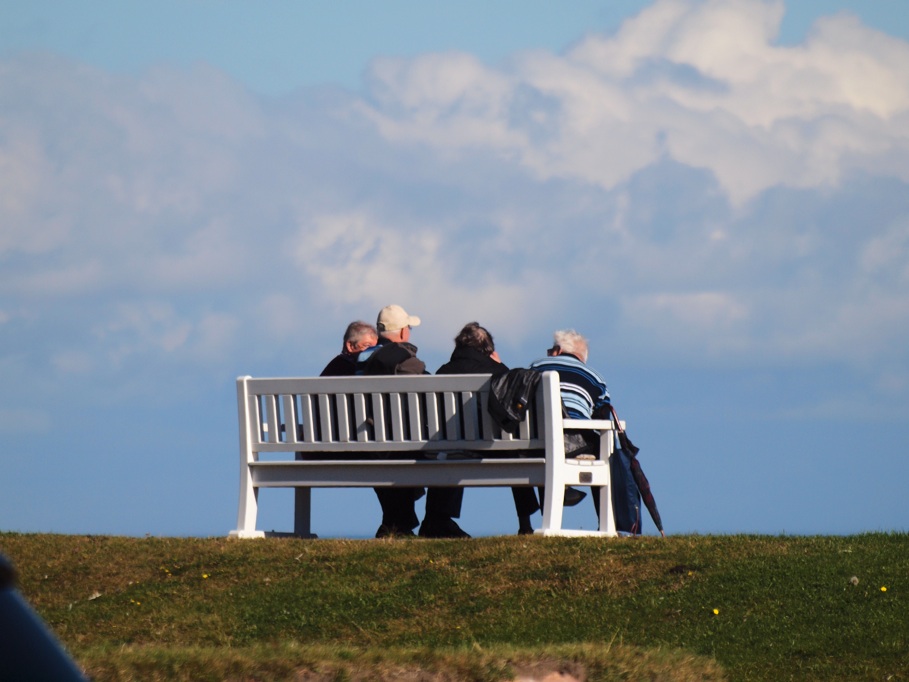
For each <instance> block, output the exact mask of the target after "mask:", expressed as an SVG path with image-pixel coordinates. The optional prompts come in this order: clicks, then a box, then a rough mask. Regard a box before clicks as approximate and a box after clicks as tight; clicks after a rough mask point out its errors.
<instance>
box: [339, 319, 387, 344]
mask: <svg viewBox="0 0 909 682" xmlns="http://www.w3.org/2000/svg"><path fill="white" fill-rule="evenodd" d="M366 338H370V339H377V338H379V335H378V334H377V333H376V328H375V327H373V326H372V325H371V324H369V322H364V321H363V320H357V321H355V322H351V323H350V324H349V325H347V330H346V331H345V332H344V343H347V342H348V341H349V342H350V343H351V344H357V343H358V342H360V341H362V340H363V339H366Z"/></svg>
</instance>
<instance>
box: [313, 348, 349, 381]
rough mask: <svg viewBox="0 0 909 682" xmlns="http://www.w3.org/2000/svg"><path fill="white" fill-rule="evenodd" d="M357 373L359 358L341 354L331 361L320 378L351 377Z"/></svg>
mask: <svg viewBox="0 0 909 682" xmlns="http://www.w3.org/2000/svg"><path fill="white" fill-rule="evenodd" d="M356 373H357V356H356V355H350V354H348V353H340V354H338V355H336V356H335V357H333V358H332V359H331V362H329V363H328V364H327V365H325V369H323V370H322V373H321V374H320V375H319V376H320V377H349V376H353V375H354V374H356Z"/></svg>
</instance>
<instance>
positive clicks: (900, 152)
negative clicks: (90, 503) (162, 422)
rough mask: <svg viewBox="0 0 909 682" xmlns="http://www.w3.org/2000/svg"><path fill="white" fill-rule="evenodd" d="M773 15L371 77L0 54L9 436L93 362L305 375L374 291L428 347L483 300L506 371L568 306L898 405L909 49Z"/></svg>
mask: <svg viewBox="0 0 909 682" xmlns="http://www.w3.org/2000/svg"><path fill="white" fill-rule="evenodd" d="M784 11H785V8H784V5H783V4H782V2H758V1H756V0H707V1H706V2H693V1H689V0H662V1H660V2H657V3H655V4H654V5H652V6H651V7H649V8H648V9H646V10H644V11H642V12H641V13H640V14H639V15H637V16H636V17H634V18H632V19H630V20H628V21H626V22H625V23H624V24H623V25H622V27H621V29H620V30H619V31H618V32H617V33H615V34H614V35H598V34H591V35H588V36H586V37H584V38H583V39H581V40H579V41H578V42H577V43H576V44H575V45H574V46H572V47H571V48H570V49H568V50H567V51H565V52H564V53H562V54H553V53H550V52H542V51H534V52H526V53H519V54H515V55H513V57H512V59H510V60H509V61H508V62H507V63H504V64H500V65H497V66H490V65H487V64H484V63H481V62H480V61H478V60H477V59H476V58H474V57H473V56H471V55H469V54H463V53H435V54H425V55H422V56H420V57H417V58H412V59H393V58H384V57H380V58H377V59H375V60H374V61H373V63H372V64H371V65H370V68H369V69H368V72H367V73H366V74H365V75H364V89H363V91H362V92H356V93H355V92H349V91H344V90H341V89H331V88H320V89H306V90H301V91H299V92H296V93H294V94H292V95H290V96H287V97H283V98H263V97H257V96H255V95H253V94H252V93H250V92H249V91H247V90H245V89H244V88H243V87H242V86H241V85H239V84H238V83H237V82H235V81H233V80H232V79H231V78H230V77H228V76H227V75H226V74H224V73H223V72H220V71H218V70H217V69H214V68H212V67H209V66H206V65H205V64H201V63H200V64H198V65H196V66H195V67H194V68H192V69H190V70H176V69H171V68H167V67H164V66H161V67H159V68H155V69H152V70H149V71H147V72H145V73H144V74H142V75H141V76H140V77H127V76H120V75H113V74H111V73H107V72H104V71H100V70H97V69H94V68H90V67H88V66H85V65H82V64H79V63H74V62H72V61H69V60H66V59H63V58H59V57H56V56H54V55H51V54H35V53H23V54H19V55H16V56H13V57H10V58H7V59H5V60H3V62H0V226H2V227H0V334H2V335H3V337H4V339H5V341H4V344H3V349H2V350H0V366H2V367H3V368H4V371H5V374H6V376H7V377H9V380H10V381H13V382H17V385H23V386H26V388H25V389H24V393H23V394H22V395H20V396H17V397H15V398H8V399H7V403H6V404H5V405H3V406H2V410H3V414H0V426H2V428H4V429H7V430H9V429H15V428H16V425H17V424H20V425H22V428H23V429H28V430H29V431H33V430H35V429H40V428H41V427H42V425H43V424H45V422H46V420H45V419H44V417H43V416H42V414H41V411H40V403H41V401H42V399H41V396H42V395H45V394H46V392H47V391H53V390H54V389H55V388H56V389H60V387H67V386H75V385H77V384H79V383H80V382H83V381H84V379H85V378H88V377H91V380H92V384H93V385H96V386H99V387H103V388H104V389H105V390H110V389H112V388H114V389H116V391H117V392H118V394H121V395H122V396H124V399H130V396H136V395H142V394H143V391H146V390H149V391H150V390H153V387H154V386H155V385H157V384H158V383H160V382H162V381H167V382H176V383H177V384H178V385H182V383H181V382H183V383H185V385H187V386H189V385H191V384H192V382H193V380H194V379H197V378H198V377H199V376H205V377H223V376H235V375H236V374H238V373H246V372H251V373H256V371H254V370H258V369H260V368H262V369H263V370H264V369H270V370H272V371H275V372H281V373H288V372H292V371H296V372H299V373H311V372H315V371H318V369H320V368H321V366H322V365H323V364H324V362H325V361H326V360H327V358H328V357H329V356H330V354H331V353H332V352H334V350H335V346H337V345H338V343H339V341H338V339H339V336H340V334H341V332H342V330H343V328H344V326H345V325H346V323H347V322H348V321H349V320H351V319H355V318H366V319H370V318H371V316H373V315H374V314H375V311H376V310H377V309H378V308H379V307H380V306H381V305H384V304H386V303H388V302H392V301H395V302H399V303H401V304H403V305H405V306H406V307H407V308H408V309H411V310H413V311H416V312H417V313H418V314H420V315H421V317H423V319H424V328H422V329H421V335H420V343H421V346H422V347H424V348H425V349H426V351H427V352H428V353H429V354H430V355H432V354H435V355H436V356H438V357H439V358H443V357H444V356H445V355H446V354H447V352H448V349H449V348H450V343H451V341H450V339H451V338H452V337H453V336H454V334H455V333H456V331H457V329H458V328H459V327H460V325H461V324H463V323H464V322H467V321H469V320H473V319H479V320H481V321H482V322H483V323H485V324H487V325H488V326H490V328H491V329H493V331H494V333H496V336H497V339H498V340H499V342H500V345H502V346H503V347H504V348H506V349H508V350H509V351H510V352H511V355H512V357H514V360H513V363H514V364H521V363H523V362H528V361H530V360H531V359H532V358H533V357H534V355H536V351H537V350H539V349H541V348H544V347H545V346H546V345H547V342H548V340H549V339H548V336H549V333H550V332H551V330H552V329H553V328H555V327H562V326H576V327H578V328H579V329H581V330H582V331H584V332H585V333H586V334H587V335H588V336H590V337H591V340H592V342H593V346H594V349H595V353H594V354H596V349H601V352H603V353H604V354H608V355H610V356H611V355H615V356H617V357H620V358H622V359H623V362H626V363H630V364H637V365H640V366H650V367H656V366H662V365H672V366H676V367H692V368H696V367H699V366H702V365H704V364H710V365H712V366H730V367H733V366H736V367H743V366H744V367H751V368H754V367H768V368H785V367H789V366H805V365H809V366H810V365H829V366H837V367H847V368H849V369H850V371H854V372H856V373H858V374H859V375H860V376H861V377H862V378H863V379H862V380H863V381H864V382H865V384H866V388H867V390H868V391H869V392H870V393H869V395H873V396H877V399H879V400H887V401H893V400H897V401H899V402H900V404H902V405H905V404H906V403H907V397H909V362H907V360H909V356H907V351H906V349H905V339H906V338H907V337H909V44H907V43H906V42H904V41H901V40H898V39H895V38H892V37H889V36H887V35H884V34H882V33H880V32H877V31H874V30H871V29H869V28H867V27H865V26H864V25H862V24H861V23H860V22H859V21H858V20H857V19H856V18H854V17H852V16H850V15H847V14H842V15H835V16H830V17H825V18H822V19H821V20H819V21H818V22H817V23H816V24H815V25H814V27H813V29H812V31H811V32H810V34H809V36H808V37H807V39H806V40H805V41H804V42H803V43H802V44H799V45H795V46H782V45H779V44H777V43H776V42H775V38H776V35H777V31H778V28H779V25H780V21H781V19H782V16H783V12H784ZM126 375H129V376H132V377H138V378H137V379H136V380H135V381H133V382H130V383H129V384H128V385H126V384H125V383H124V380H123V377H124V376H126ZM22 403H25V404H24V405H23V404H22ZM36 410H37V412H36ZM22 415H25V417H24V418H20V417H22Z"/></svg>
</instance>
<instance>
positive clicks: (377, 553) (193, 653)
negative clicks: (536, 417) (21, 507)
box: [0, 534, 909, 680]
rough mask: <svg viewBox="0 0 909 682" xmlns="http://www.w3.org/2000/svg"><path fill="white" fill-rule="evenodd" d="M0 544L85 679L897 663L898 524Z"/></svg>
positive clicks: (907, 559) (908, 664) (494, 675)
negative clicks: (765, 531) (650, 534)
mask: <svg viewBox="0 0 909 682" xmlns="http://www.w3.org/2000/svg"><path fill="white" fill-rule="evenodd" d="M0 551H2V552H3V553H4V554H6V555H7V556H8V557H9V558H10V559H11V560H12V561H13V563H14V564H15V565H16V566H17V568H18V570H19V573H20V583H19V584H20V589H21V592H22V594H23V596H25V598H26V599H27V600H28V601H29V602H30V603H31V604H32V605H33V606H34V608H36V609H37V610H38V611H39V613H40V614H41V616H42V617H43V618H44V619H45V621H46V622H47V623H48V624H49V625H50V626H51V628H52V629H53V630H54V631H55V632H56V633H57V635H58V636H59V637H60V638H61V639H62V641H63V642H64V643H65V644H66V646H67V647H68V648H69V649H70V651H71V652H72V653H73V654H74V656H75V658H76V659H77V660H78V661H79V662H80V664H82V665H84V666H85V667H86V668H87V669H88V670H90V671H91V673H92V675H93V677H94V679H97V680H126V679H162V680H163V679H187V680H189V679H193V680H202V679H212V680H214V679H219V680H221V679H238V680H239V679H263V680H264V679H275V680H284V679H286V680H291V679H294V675H295V674H296V672H295V671H299V670H310V671H311V672H313V673H314V674H315V673H318V674H319V675H323V676H324V677H322V678H312V679H360V678H362V679H379V678H380V677H381V676H382V675H386V674H387V675H391V676H390V677H387V679H394V671H398V673H400V672H401V671H402V670H405V669H406V670H424V671H435V672H436V673H438V675H440V677H439V679H442V677H441V675H442V673H444V674H445V675H448V677H447V678H445V679H465V680H467V679H470V680H499V679H508V678H509V676H511V675H514V674H515V671H516V670H518V669H520V668H521V666H534V665H544V667H546V669H553V670H558V669H566V670H567V669H568V668H571V666H579V667H580V669H582V670H583V671H584V672H585V674H586V677H587V679H588V680H611V679H626V678H631V679H639V678H640V677H645V678H648V679H650V678H653V679H667V680H685V679H720V678H722V677H723V676H725V678H727V679H733V680H737V679H741V680H780V679H854V680H864V679H868V680H871V679H888V676H890V677H889V679H909V657H907V655H906V654H905V652H906V651H907V650H909V641H907V640H909V602H907V600H906V593H907V589H909V536H907V535H906V534H869V535H858V536H847V537H807V538H798V537H766V536H718V537H714V536H708V537H700V536H680V537H674V538H669V539H667V540H660V539H657V538H644V539H637V540H630V539H618V540H598V539H554V538H538V537H502V538H479V539H474V540H468V541H461V540H454V541H451V540H431V541H427V540H411V541H408V540H397V541H344V540H315V541H313V540H295V539H268V540H257V541H236V540H227V539H192V538H181V539H176V538H144V539H139V538H118V537H101V536H55V535H20V534H0ZM565 666H568V668H566V667H565ZM631 671H635V672H633V673H632V672H631ZM402 674H403V673H402ZM358 676H359V677H358Z"/></svg>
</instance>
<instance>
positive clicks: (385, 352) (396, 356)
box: [358, 339, 426, 376]
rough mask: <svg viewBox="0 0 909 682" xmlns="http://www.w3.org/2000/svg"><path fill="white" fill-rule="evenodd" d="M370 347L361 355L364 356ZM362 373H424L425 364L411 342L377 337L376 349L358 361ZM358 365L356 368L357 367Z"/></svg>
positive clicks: (370, 374)
mask: <svg viewBox="0 0 909 682" xmlns="http://www.w3.org/2000/svg"><path fill="white" fill-rule="evenodd" d="M369 350H370V349H368V348H367V349H366V350H365V351H363V352H362V353H361V355H363V356H366V353H368V352H369ZM359 367H362V370H363V374H366V375H369V376H379V375H387V374H426V365H425V364H423V361H422V360H420V358H418V357H417V347H416V346H414V345H413V344H412V343H407V342H403V341H402V342H395V341H385V340H384V339H379V345H378V346H376V349H375V350H374V351H372V352H371V353H369V355H368V356H366V360H365V362H362V361H360V362H359ZM359 367H358V369H359Z"/></svg>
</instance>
